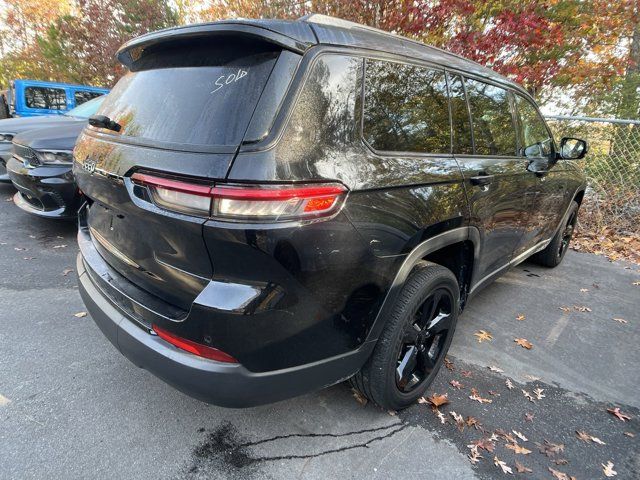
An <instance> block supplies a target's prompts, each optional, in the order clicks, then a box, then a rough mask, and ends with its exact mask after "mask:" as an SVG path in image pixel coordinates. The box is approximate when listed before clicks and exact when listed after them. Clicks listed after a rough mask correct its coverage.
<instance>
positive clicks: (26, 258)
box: [22, 257, 36, 260]
mask: <svg viewBox="0 0 640 480" xmlns="http://www.w3.org/2000/svg"><path fill="white" fill-rule="evenodd" d="M35 258H36V257H22V259H23V260H33V259H35Z"/></svg>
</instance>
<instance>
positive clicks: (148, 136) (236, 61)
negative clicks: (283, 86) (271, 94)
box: [98, 40, 280, 146]
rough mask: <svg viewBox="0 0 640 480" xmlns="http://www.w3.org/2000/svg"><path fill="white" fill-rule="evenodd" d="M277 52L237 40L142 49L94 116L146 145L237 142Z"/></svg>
mask: <svg viewBox="0 0 640 480" xmlns="http://www.w3.org/2000/svg"><path fill="white" fill-rule="evenodd" d="M279 53H280V51H279V50H274V49H273V48H270V47H268V46H264V45H252V44H250V43H243V42H241V41H238V40H236V41H234V43H233V48H231V47H230V46H229V44H228V43H226V42H224V41H217V42H212V41H209V42H206V43H205V42H200V43H195V44H184V43H181V44H178V45H174V46H172V47H170V48H167V47H165V48H163V49H162V50H158V51H155V52H154V51H150V52H145V54H144V56H143V57H142V58H140V59H139V60H138V61H137V62H136V63H135V64H134V66H133V68H132V71H131V72H129V73H127V74H126V75H125V76H124V77H123V78H122V79H121V80H120V81H119V82H118V83H117V84H116V86H115V87H114V88H113V90H112V91H111V92H110V94H109V95H108V97H107V98H106V99H105V102H104V103H103V105H102V107H101V108H100V109H99V111H98V114H101V115H106V116H108V117H109V118H111V119H112V120H115V121H116V122H118V123H119V124H120V125H121V127H122V129H121V132H120V134H121V135H122V136H123V137H134V138H136V139H139V140H142V141H144V142H146V143H150V144H158V143H167V144H179V145H185V144H186V145H199V146H236V145H238V144H239V143H240V142H241V141H242V137H243V135H244V133H245V131H246V130H247V125H248V123H249V120H250V119H251V116H252V115H253V111H254V109H255V106H256V103H257V101H258V99H259V98H260V95H261V94H262V91H263V89H264V87H265V84H266V82H267V80H268V78H269V75H270V73H271V70H272V68H273V65H274V64H275V62H276V60H277V58H278V55H279ZM109 133H113V132H109Z"/></svg>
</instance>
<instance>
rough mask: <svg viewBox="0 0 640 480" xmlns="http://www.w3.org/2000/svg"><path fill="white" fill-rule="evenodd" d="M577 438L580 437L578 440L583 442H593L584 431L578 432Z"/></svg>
mask: <svg viewBox="0 0 640 480" xmlns="http://www.w3.org/2000/svg"><path fill="white" fill-rule="evenodd" d="M576 436H577V437H578V440H582V441H583V442H590V441H591V435H589V434H588V433H587V432H585V431H584V430H576Z"/></svg>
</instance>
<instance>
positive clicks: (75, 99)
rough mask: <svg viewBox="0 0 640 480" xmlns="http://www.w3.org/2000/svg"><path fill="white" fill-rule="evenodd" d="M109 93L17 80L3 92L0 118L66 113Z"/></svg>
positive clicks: (57, 84)
mask: <svg viewBox="0 0 640 480" xmlns="http://www.w3.org/2000/svg"><path fill="white" fill-rule="evenodd" d="M108 92H109V90H108V89H106V88H98V87H90V86H87V85H72V84H69V83H57V82H42V81H39V80H14V81H13V82H11V85H10V86H9V89H8V90H5V91H3V92H0V118H7V117H33V116H38V115H62V114H64V113H66V112H68V111H69V110H71V109H73V108H75V107H77V106H78V105H81V104H83V103H84V102H86V101H88V100H91V99H92V98H95V97H99V96H100V95H104V94H105V93H108Z"/></svg>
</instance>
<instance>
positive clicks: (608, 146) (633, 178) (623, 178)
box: [547, 116, 640, 234]
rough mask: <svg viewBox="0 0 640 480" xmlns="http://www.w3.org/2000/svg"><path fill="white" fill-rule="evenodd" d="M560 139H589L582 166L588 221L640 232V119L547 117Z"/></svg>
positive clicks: (626, 230) (583, 217)
mask: <svg viewBox="0 0 640 480" xmlns="http://www.w3.org/2000/svg"><path fill="white" fill-rule="evenodd" d="M547 119H548V121H549V125H550V126H551V128H552V130H553V131H554V135H555V136H556V139H557V140H560V138H562V137H577V138H582V139H584V140H586V141H587V142H589V153H588V154H587V156H586V157H585V159H584V160H582V167H583V169H584V171H585V173H586V174H587V177H588V179H589V187H588V189H587V195H586V197H585V205H584V207H585V208H584V209H583V210H586V212H584V213H586V214H587V215H588V216H587V215H584V214H583V215H581V217H582V219H583V220H584V221H585V223H586V224H587V225H588V226H590V227H594V228H597V229H602V228H610V229H613V230H616V231H619V232H630V233H636V234H638V233H640V225H639V223H640V121H638V120H609V119H602V118H589V117H564V116H557V117H547Z"/></svg>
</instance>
